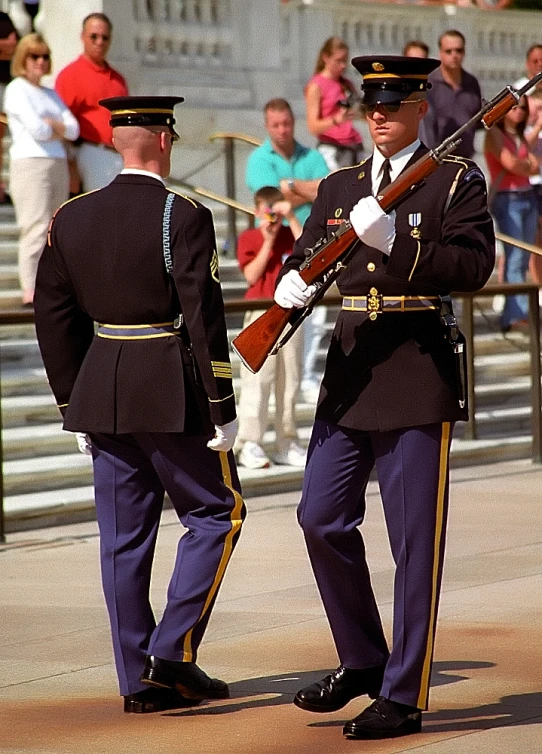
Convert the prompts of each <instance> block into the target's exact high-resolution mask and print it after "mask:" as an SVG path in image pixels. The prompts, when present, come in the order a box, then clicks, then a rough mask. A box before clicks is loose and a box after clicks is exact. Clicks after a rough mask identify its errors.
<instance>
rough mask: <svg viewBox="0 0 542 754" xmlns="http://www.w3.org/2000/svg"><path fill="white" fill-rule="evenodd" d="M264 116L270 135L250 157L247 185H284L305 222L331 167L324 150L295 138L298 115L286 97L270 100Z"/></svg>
mask: <svg viewBox="0 0 542 754" xmlns="http://www.w3.org/2000/svg"><path fill="white" fill-rule="evenodd" d="M264 116H265V129H266V131H267V133H268V134H269V138H268V139H266V140H265V141H264V143H263V144H262V145H261V147H258V148H257V149H255V150H254V152H252V154H251V155H250V157H249V158H248V163H247V173H246V183H247V186H248V188H249V189H250V190H251V191H252V193H253V194H254V193H255V192H256V191H258V190H259V189H261V188H262V187H263V186H276V187H277V188H280V190H281V191H282V193H283V195H284V198H285V199H286V200H287V201H288V202H290V204H291V205H292V207H293V208H294V212H295V215H296V217H297V219H298V220H299V222H300V223H301V225H303V223H304V222H305V220H306V219H307V217H308V216H309V214H310V211H311V204H312V202H313V201H314V200H315V199H316V192H317V191H318V185H319V183H320V180H321V179H322V178H325V176H326V175H327V174H328V172H329V170H328V168H327V165H326V163H325V161H324V158H323V157H322V155H321V154H320V152H318V151H317V150H316V149H309V148H308V147H304V146H302V145H301V144H299V142H297V141H296V140H295V139H294V115H293V113H292V108H291V107H290V105H289V103H288V102H287V101H286V100H285V99H280V98H277V99H272V100H270V101H269V102H268V103H267V104H266V106H265V107H264Z"/></svg>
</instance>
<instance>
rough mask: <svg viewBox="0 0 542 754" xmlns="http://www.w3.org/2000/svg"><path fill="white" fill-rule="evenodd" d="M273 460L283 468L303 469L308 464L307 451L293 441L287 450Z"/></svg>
mask: <svg viewBox="0 0 542 754" xmlns="http://www.w3.org/2000/svg"><path fill="white" fill-rule="evenodd" d="M273 460H274V461H275V463H280V464H281V465H283V466H297V467H298V468H303V466H305V464H306V462H307V451H306V450H305V449H304V448H302V447H301V446H300V445H298V444H297V443H296V442H295V440H292V441H291V443H290V444H289V446H288V447H287V449H286V450H282V451H280V452H279V453H277V454H276V455H275V456H274V457H273Z"/></svg>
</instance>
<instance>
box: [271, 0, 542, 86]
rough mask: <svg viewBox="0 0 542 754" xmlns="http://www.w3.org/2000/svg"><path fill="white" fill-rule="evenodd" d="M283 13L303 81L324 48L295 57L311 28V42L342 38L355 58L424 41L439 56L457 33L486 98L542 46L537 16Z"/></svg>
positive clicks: (351, 2)
mask: <svg viewBox="0 0 542 754" xmlns="http://www.w3.org/2000/svg"><path fill="white" fill-rule="evenodd" d="M281 14H282V41H283V56H284V59H285V63H286V65H287V66H290V71H291V73H292V74H294V70H292V67H291V62H292V61H293V60H294V58H295V60H296V62H297V69H296V70H295V74H297V78H298V79H300V80H301V81H306V80H307V78H308V77H309V76H310V75H311V73H312V66H313V65H314V58H315V57H316V50H317V49H318V46H319V44H315V45H314V47H313V52H312V58H310V59H308V60H307V58H306V56H305V55H301V56H298V57H295V55H294V51H295V48H296V47H298V46H299V45H300V44H301V45H304V46H306V44H307V42H306V40H307V38H308V35H307V29H308V28H310V29H311V34H310V38H311V40H314V39H315V38H318V39H319V40H320V39H321V40H324V39H326V37H328V36H331V35H332V34H334V35H337V36H339V37H341V38H342V39H344V40H345V41H346V42H347V43H348V45H349V47H350V52H351V53H352V55H355V54H357V55H365V54H371V53H380V54H382V55H398V54H401V51H402V49H403V46H404V44H405V43H406V42H408V41H409V40H411V39H421V40H423V41H424V42H426V43H427V44H428V45H429V47H430V50H431V54H432V55H433V56H435V57H436V56H437V54H438V38H439V36H440V35H441V34H442V32H443V31H445V30H447V29H458V30H459V31H460V32H462V33H463V34H464V36H465V38H466V49H467V56H466V59H465V67H466V68H467V70H470V71H471V72H472V73H474V75H475V76H477V78H478V79H479V80H480V84H481V87H482V92H483V93H484V95H485V96H486V97H489V96H492V95H493V94H495V93H496V92H497V91H499V90H500V89H502V88H503V86H505V85H506V84H509V83H513V82H514V81H515V80H516V79H517V78H519V76H521V75H523V73H524V67H525V53H526V51H527V49H528V48H529V47H530V45H532V44H535V43H540V42H542V30H541V28H542V27H541V23H540V22H541V21H542V14H540V13H538V12H536V11H533V12H522V11H509V10H502V11H483V10H479V9H477V8H474V7H472V8H468V7H467V8H462V7H457V6H456V5H452V4H449V5H441V6H438V7H428V6H415V5H412V4H400V5H395V4H389V5H387V4H385V3H378V2H360V1H359V0H341V1H339V0H313V2H311V3H310V4H309V5H307V4H305V3H303V2H301V1H299V2H297V1H296V2H289V3H287V4H284V5H282V8H281ZM316 34H317V35H318V36H316Z"/></svg>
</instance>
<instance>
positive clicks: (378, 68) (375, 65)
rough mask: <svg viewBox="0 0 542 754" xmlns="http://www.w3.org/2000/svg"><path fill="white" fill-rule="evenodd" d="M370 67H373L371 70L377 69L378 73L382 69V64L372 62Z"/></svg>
mask: <svg viewBox="0 0 542 754" xmlns="http://www.w3.org/2000/svg"><path fill="white" fill-rule="evenodd" d="M372 68H373V71H378V72H379V73H380V71H383V70H384V66H383V65H382V63H373V65H372Z"/></svg>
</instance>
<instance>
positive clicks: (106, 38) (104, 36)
mask: <svg viewBox="0 0 542 754" xmlns="http://www.w3.org/2000/svg"><path fill="white" fill-rule="evenodd" d="M89 36H90V38H91V39H92V41H93V42H97V41H98V39H101V40H103V41H104V42H109V39H110V37H109V36H108V35H107V34H89Z"/></svg>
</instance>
